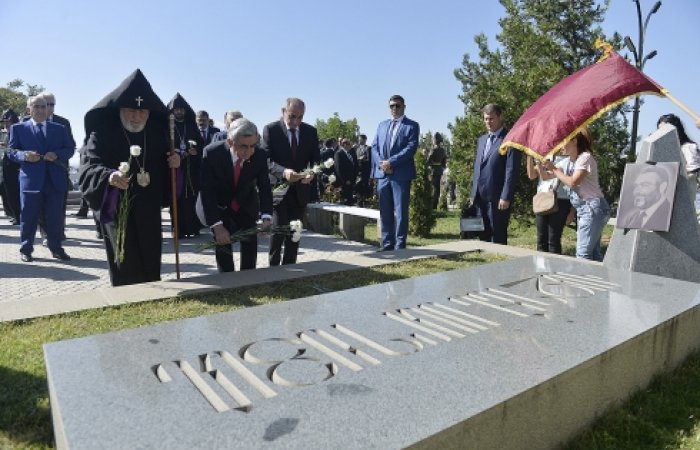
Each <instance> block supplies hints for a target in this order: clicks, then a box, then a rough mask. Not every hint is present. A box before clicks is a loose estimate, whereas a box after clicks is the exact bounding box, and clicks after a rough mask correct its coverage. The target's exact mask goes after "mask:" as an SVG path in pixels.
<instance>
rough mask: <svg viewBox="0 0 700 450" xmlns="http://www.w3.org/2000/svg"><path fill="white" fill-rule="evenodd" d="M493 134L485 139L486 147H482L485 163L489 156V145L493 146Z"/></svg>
mask: <svg viewBox="0 0 700 450" xmlns="http://www.w3.org/2000/svg"><path fill="white" fill-rule="evenodd" d="M495 136H496V135H495V134H489V137H488V139H486V146H485V147H484V158H483V159H484V161H486V160H487V159H488V157H489V155H490V154H491V144H493V138H494V137H495Z"/></svg>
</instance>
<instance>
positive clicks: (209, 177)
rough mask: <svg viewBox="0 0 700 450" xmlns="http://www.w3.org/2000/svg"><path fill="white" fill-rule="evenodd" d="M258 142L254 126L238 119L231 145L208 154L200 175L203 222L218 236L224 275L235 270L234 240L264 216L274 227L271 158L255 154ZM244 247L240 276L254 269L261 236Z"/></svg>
mask: <svg viewBox="0 0 700 450" xmlns="http://www.w3.org/2000/svg"><path fill="white" fill-rule="evenodd" d="M259 140H260V135H259V134H258V128H257V127H256V126H255V124H254V123H253V122H251V121H249V120H247V119H238V120H235V121H234V122H232V123H231V126H230V128H229V137H228V139H227V140H226V141H219V142H214V143H212V144H211V145H208V146H207V147H206V148H205V149H204V156H203V157H202V167H201V171H200V176H201V190H200V204H201V210H200V211H201V214H200V220H201V221H202V222H204V223H206V224H207V225H208V226H209V227H210V228H211V229H212V231H213V233H214V240H216V243H217V246H216V265H217V267H218V268H219V272H233V271H234V270H235V267H234V263H233V255H232V253H231V239H230V236H231V234H233V233H236V232H237V231H240V230H245V229H249V228H253V227H254V226H255V224H256V221H257V220H258V212H259V211H260V212H262V220H263V227H267V226H269V225H270V223H271V220H272V189H271V188H270V179H269V177H268V168H267V155H266V154H265V152H264V151H262V150H258V151H256V149H255V147H256V145H257V143H258V141H259ZM256 187H257V192H256V190H255V188H256ZM258 196H259V197H260V201H258ZM198 209H199V208H198ZM202 216H203V217H202ZM240 245H241V270H247V269H255V263H256V261H257V257H258V238H257V235H256V236H253V237H251V238H250V239H247V240H242V241H240Z"/></svg>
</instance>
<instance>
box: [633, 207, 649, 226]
mask: <svg viewBox="0 0 700 450" xmlns="http://www.w3.org/2000/svg"><path fill="white" fill-rule="evenodd" d="M646 215H647V214H646V213H645V212H644V211H639V212H637V215H636V216H635V217H634V219H632V221H631V222H630V228H642V224H643V223H644V217H645V216H646Z"/></svg>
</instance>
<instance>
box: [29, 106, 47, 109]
mask: <svg viewBox="0 0 700 450" xmlns="http://www.w3.org/2000/svg"><path fill="white" fill-rule="evenodd" d="M32 108H33V109H46V105H32Z"/></svg>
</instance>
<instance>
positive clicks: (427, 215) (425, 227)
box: [408, 132, 437, 238]
mask: <svg viewBox="0 0 700 450" xmlns="http://www.w3.org/2000/svg"><path fill="white" fill-rule="evenodd" d="M432 142H433V134H432V133H430V132H428V133H426V134H424V135H422V136H421V137H420V139H419V141H418V149H419V150H418V151H417V152H416V154H415V156H414V162H415V165H416V174H417V175H416V179H415V180H413V182H412V183H411V200H410V203H409V207H408V232H409V234H411V235H415V236H418V237H422V238H426V237H428V236H430V231H431V230H432V229H433V227H434V226H435V224H436V223H437V218H436V217H435V212H434V211H433V205H432V203H433V201H432V189H433V186H432V184H431V183H430V180H429V179H428V175H429V174H430V168H429V167H428V161H427V159H426V158H425V156H423V153H422V152H421V149H424V148H428V149H429V148H432Z"/></svg>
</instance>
